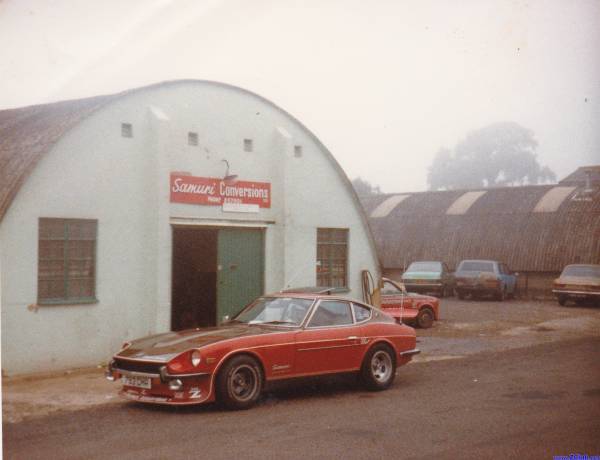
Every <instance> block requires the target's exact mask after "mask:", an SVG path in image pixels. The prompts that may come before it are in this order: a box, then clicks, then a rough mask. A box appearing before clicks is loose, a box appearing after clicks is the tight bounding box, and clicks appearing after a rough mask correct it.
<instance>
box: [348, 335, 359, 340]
mask: <svg viewBox="0 0 600 460" xmlns="http://www.w3.org/2000/svg"><path fill="white" fill-rule="evenodd" d="M348 340H358V337H357V336H356V335H351V336H350V337H348Z"/></svg>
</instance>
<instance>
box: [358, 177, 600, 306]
mask: <svg viewBox="0 0 600 460" xmlns="http://www.w3.org/2000/svg"><path fill="white" fill-rule="evenodd" d="M363 201H364V206H365V210H366V212H367V213H368V215H369V220H370V224H371V228H372V229H373V233H374V235H375V239H376V242H377V246H378V249H379V251H380V254H381V262H382V265H383V270H384V273H385V274H386V275H387V276H389V277H391V278H395V279H399V278H400V277H401V276H402V273H403V271H404V270H405V268H406V267H407V266H408V265H409V264H410V263H411V262H414V261H417V260H439V261H442V262H445V263H446V264H447V265H448V266H449V267H450V269H454V268H456V266H457V265H458V263H459V262H460V261H461V260H463V259H494V260H498V261H501V262H504V263H505V264H507V265H508V267H510V268H511V269H512V270H513V271H516V272H518V273H519V277H518V289H519V295H521V296H530V297H537V296H541V297H551V296H552V281H553V280H554V279H555V278H556V277H558V276H559V274H560V272H561V271H562V269H563V268H564V267H565V265H568V264H576V263H580V264H600V166H588V167H582V168H579V169H578V170H577V171H575V172H573V173H572V174H570V175H569V176H568V177H566V178H565V179H563V180H562V181H560V182H559V183H558V184H553V185H532V186H523V187H501V188H491V189H480V190H450V191H433V192H420V193H398V194H390V195H376V196H372V197H368V198H365V199H364V200H363Z"/></svg>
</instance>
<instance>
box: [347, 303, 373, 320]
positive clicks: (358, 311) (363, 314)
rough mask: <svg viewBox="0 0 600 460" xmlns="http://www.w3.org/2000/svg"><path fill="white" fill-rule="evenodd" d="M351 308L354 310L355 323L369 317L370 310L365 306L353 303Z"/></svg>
mask: <svg viewBox="0 0 600 460" xmlns="http://www.w3.org/2000/svg"><path fill="white" fill-rule="evenodd" d="M352 308H353V310H354V318H355V319H356V322H357V323H360V322H362V321H366V320H368V319H369V318H370V317H371V310H370V309H369V308H367V307H363V306H362V305H356V304H355V303H353V304H352Z"/></svg>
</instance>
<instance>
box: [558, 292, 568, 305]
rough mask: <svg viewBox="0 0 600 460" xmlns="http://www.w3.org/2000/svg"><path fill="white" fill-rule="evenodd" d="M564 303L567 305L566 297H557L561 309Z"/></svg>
mask: <svg viewBox="0 0 600 460" xmlns="http://www.w3.org/2000/svg"><path fill="white" fill-rule="evenodd" d="M566 303H567V296H566V295H559V296H558V304H559V305H560V306H561V307H564V306H565V304H566Z"/></svg>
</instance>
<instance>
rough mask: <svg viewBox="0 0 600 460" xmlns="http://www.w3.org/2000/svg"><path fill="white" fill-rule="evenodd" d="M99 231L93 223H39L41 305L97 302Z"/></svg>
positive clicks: (75, 220)
mask: <svg viewBox="0 0 600 460" xmlns="http://www.w3.org/2000/svg"><path fill="white" fill-rule="evenodd" d="M97 230H98V221H97V220H93V219H62V218H60V219H57V218H47V217H42V218H40V219H39V225H38V299H37V302H38V304H40V305H64V304H81V303H94V302H97V299H96V236H97Z"/></svg>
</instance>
